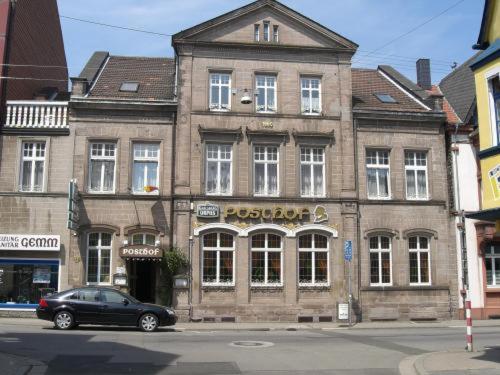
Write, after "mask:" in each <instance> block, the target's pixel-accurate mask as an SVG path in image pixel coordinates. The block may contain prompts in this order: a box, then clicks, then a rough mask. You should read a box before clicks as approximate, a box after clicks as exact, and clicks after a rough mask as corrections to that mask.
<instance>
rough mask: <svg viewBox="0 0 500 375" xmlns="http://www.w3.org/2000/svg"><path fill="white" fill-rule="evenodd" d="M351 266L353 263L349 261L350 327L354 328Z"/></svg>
mask: <svg viewBox="0 0 500 375" xmlns="http://www.w3.org/2000/svg"><path fill="white" fill-rule="evenodd" d="M351 264H352V261H349V327H351V326H352V318H351V315H352V289H351V288H352V287H351Z"/></svg>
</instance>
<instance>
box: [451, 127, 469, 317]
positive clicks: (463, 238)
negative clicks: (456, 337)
mask: <svg viewBox="0 0 500 375" xmlns="http://www.w3.org/2000/svg"><path fill="white" fill-rule="evenodd" d="M457 133H458V124H456V125H455V136H456V135H457ZM453 143H456V142H453ZM458 151H459V149H458V147H454V148H453V149H452V152H453V163H454V167H455V173H454V178H453V182H454V186H455V192H456V194H455V202H456V210H457V212H458V215H459V220H460V221H459V222H458V223H457V227H458V229H459V232H460V250H461V265H462V277H461V279H462V288H463V289H462V292H461V294H462V298H463V308H464V309H465V304H466V299H467V296H468V295H469V286H468V284H469V280H468V273H469V271H468V262H467V242H466V228H465V218H464V211H463V210H462V204H461V200H460V183H459V179H458Z"/></svg>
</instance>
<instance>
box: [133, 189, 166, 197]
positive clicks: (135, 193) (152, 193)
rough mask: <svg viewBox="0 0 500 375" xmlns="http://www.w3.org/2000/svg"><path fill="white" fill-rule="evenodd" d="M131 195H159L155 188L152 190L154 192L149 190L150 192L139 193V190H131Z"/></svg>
mask: <svg viewBox="0 0 500 375" xmlns="http://www.w3.org/2000/svg"><path fill="white" fill-rule="evenodd" d="M132 195H141V196H148V195H160V192H159V191H158V190H157V191H154V192H151V193H142V192H141V193H140V192H135V191H133V192H132Z"/></svg>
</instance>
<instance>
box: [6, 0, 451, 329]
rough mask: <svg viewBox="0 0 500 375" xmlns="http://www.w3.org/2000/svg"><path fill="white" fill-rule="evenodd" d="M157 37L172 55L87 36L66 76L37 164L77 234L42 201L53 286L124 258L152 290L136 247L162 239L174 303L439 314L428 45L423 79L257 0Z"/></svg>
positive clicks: (442, 244)
mask: <svg viewBox="0 0 500 375" xmlns="http://www.w3.org/2000/svg"><path fill="white" fill-rule="evenodd" d="M172 44H173V47H174V50H175V60H171V59H152V58H150V59H147V58H124V57H118V56H109V55H108V54H107V53H102V52H100V53H99V52H98V53H96V54H94V56H93V57H92V58H91V59H90V60H89V63H88V64H87V66H86V67H85V69H84V70H83V71H82V74H81V75H80V77H78V78H75V79H73V93H72V98H71V101H70V104H69V108H70V113H69V127H68V129H69V136H68V137H66V138H65V140H66V141H65V142H66V143H67V144H65V145H64V146H62V147H60V148H57V150H54V152H56V151H57V152H59V153H61V154H60V156H58V158H60V159H61V160H60V162H56V163H51V165H53V168H59V169H58V170H60V171H61V174H59V175H58V174H56V173H53V175H54V176H57V177H52V174H50V175H49V177H48V178H49V179H50V184H55V183H58V184H59V185H58V186H59V187H58V189H60V190H61V189H62V186H63V184H65V183H67V182H68V181H69V180H70V179H76V181H77V185H78V187H79V191H80V200H79V203H78V207H79V212H78V216H79V218H78V220H74V221H75V223H74V224H71V226H73V229H74V230H73V231H72V233H74V235H71V236H70V235H69V233H70V231H69V230H67V229H64V228H62V225H65V224H66V216H65V214H66V212H65V211H64V212H57V213H55V212H54V214H55V215H56V216H57V218H58V220H60V221H61V223H60V226H58V227H57V229H56V230H60V231H61V232H63V231H64V233H65V236H66V237H64V240H61V241H62V242H63V244H64V246H63V247H64V252H63V254H62V257H63V258H64V259H65V261H64V264H65V267H66V268H65V269H64V272H63V273H61V276H62V277H61V281H60V284H59V288H60V289H64V288H65V287H67V286H78V285H115V286H117V287H119V286H120V285H118V284H119V282H118V280H120V281H123V280H124V279H123V278H122V277H121V276H122V275H121V274H126V275H127V276H128V287H127V288H126V289H127V290H130V291H131V293H132V294H133V295H135V296H136V297H138V298H139V299H144V300H155V301H161V298H160V297H161V296H160V295H161V293H162V287H164V285H163V284H162V281H161V279H160V270H159V268H158V266H157V263H154V262H152V261H151V259H150V258H151V254H154V252H155V250H156V249H168V248H170V247H172V246H177V247H179V248H181V250H182V251H183V252H184V253H185V254H186V256H187V257H188V259H189V262H190V267H189V271H188V273H189V275H187V276H188V277H187V279H188V283H187V288H186V289H178V290H177V291H176V295H175V297H176V299H175V307H176V308H177V310H178V312H179V314H180V315H181V316H182V318H183V319H193V320H205V321H237V322H241V321H263V320H267V321H336V320H339V319H344V318H345V315H343V314H342V316H341V315H340V313H341V312H342V313H343V311H341V309H340V308H339V306H340V304H342V306H344V305H345V303H347V302H348V300H349V295H350V294H351V295H352V306H353V312H354V314H355V319H357V320H361V319H437V318H449V317H451V316H453V314H454V313H455V310H456V299H457V297H456V290H457V285H456V283H457V277H456V250H455V239H454V231H453V230H450V228H451V227H450V223H451V219H450V216H449V202H448V195H447V194H448V190H447V189H446V188H443V187H446V186H447V183H448V181H447V169H446V168H447V166H446V147H445V129H444V124H445V119H446V116H445V115H444V113H443V111H442V95H440V94H439V92H436V91H433V90H432V88H431V87H427V86H428V85H429V82H427V81H429V80H430V78H429V77H428V74H426V73H428V65H426V64H427V62H426V61H425V60H423V61H422V62H420V63H419V64H420V69H419V70H420V72H421V73H420V75H419V83H420V85H421V86H417V85H415V84H413V83H411V82H410V81H409V80H407V79H406V78H405V77H403V76H401V75H400V74H399V73H398V72H396V71H394V70H393V69H392V68H390V67H387V66H381V67H379V68H378V69H376V70H363V69H352V68H351V58H352V56H353V54H354V53H355V52H356V49H357V45H356V44H355V43H353V42H352V41H350V40H348V39H346V38H344V37H342V36H340V35H338V34H337V33H335V32H333V31H331V30H329V29H327V28H325V27H323V26H321V25H319V24H318V23H316V22H314V21H312V20H310V19H308V18H306V17H304V16H303V15H301V14H299V13H297V12H295V11H293V10H292V9H290V8H288V7H286V6H284V5H282V4H281V3H279V2H277V1H273V0H259V1H256V2H253V3H251V4H249V5H247V6H245V7H242V8H239V9H237V10H235V11H232V12H229V13H227V14H224V15H222V16H220V17H217V18H215V19H212V20H210V21H207V22H205V23H202V24H200V25H197V26H194V27H192V28H189V29H187V30H184V31H182V32H180V33H178V34H176V35H174V36H173V40H172ZM426 78H427V79H426ZM16 142H19V140H17V139H12V142H11V143H12V145H11V146H10V147H11V148H12V150H13V151H12V152H11V153H10V154H9V155H10V156H5V157H6V159H7V160H11V159H12V160H11V161H10V162H9V163H10V164H9V170H12V176H11V178H10V179H11V180H15V179H16V172H15V171H16V165H19V163H20V162H19V160H17V159H14V157H13V156H12V155H19V152H20V151H19V150H17V149H15V146H14V145H15V144H16ZM51 144H52V142H51ZM51 149H52V148H51ZM16 150H17V151H16ZM58 155H59V154H58ZM9 158H10V159H9ZM16 160H17V161H16ZM52 179H54V181H52ZM9 181H10V180H9ZM13 189H14V190H15V188H14V187H13ZM58 194H59V195H61V194H62V193H58ZM59 195H58V196H59ZM61 196H62V195H61ZM50 197H51V196H47V200H48V199H49V198H50ZM10 204H12V205H13V204H14V203H9V204H8V205H7V209H9V210H11V208H10V207H11V206H10ZM47 212H52V211H50V210H49V211H47ZM72 215H76V213H72ZM27 218H31V216H30V215H29V214H28V217H27ZM72 219H75V216H72ZM9 220H12V219H9ZM11 230H12V232H14V233H17V232H18V231H15V229H14V228H12V229H11ZM0 232H2V230H0ZM346 243H347V246H346ZM349 244H351V245H352V246H349ZM349 253H351V254H349ZM135 254H139V255H140V257H139V258H140V259H142V261H137V259H133V258H137V257H136V256H134V255H135ZM114 276H116V277H114ZM181 284H182V283H179V285H181ZM349 291H351V292H349Z"/></svg>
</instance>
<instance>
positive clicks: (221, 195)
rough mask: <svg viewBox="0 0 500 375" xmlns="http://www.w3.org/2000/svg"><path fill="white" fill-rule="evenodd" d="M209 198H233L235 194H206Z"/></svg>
mask: <svg viewBox="0 0 500 375" xmlns="http://www.w3.org/2000/svg"><path fill="white" fill-rule="evenodd" d="M205 194H206V195H207V196H209V197H232V196H233V193H229V194H218V193H205Z"/></svg>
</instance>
